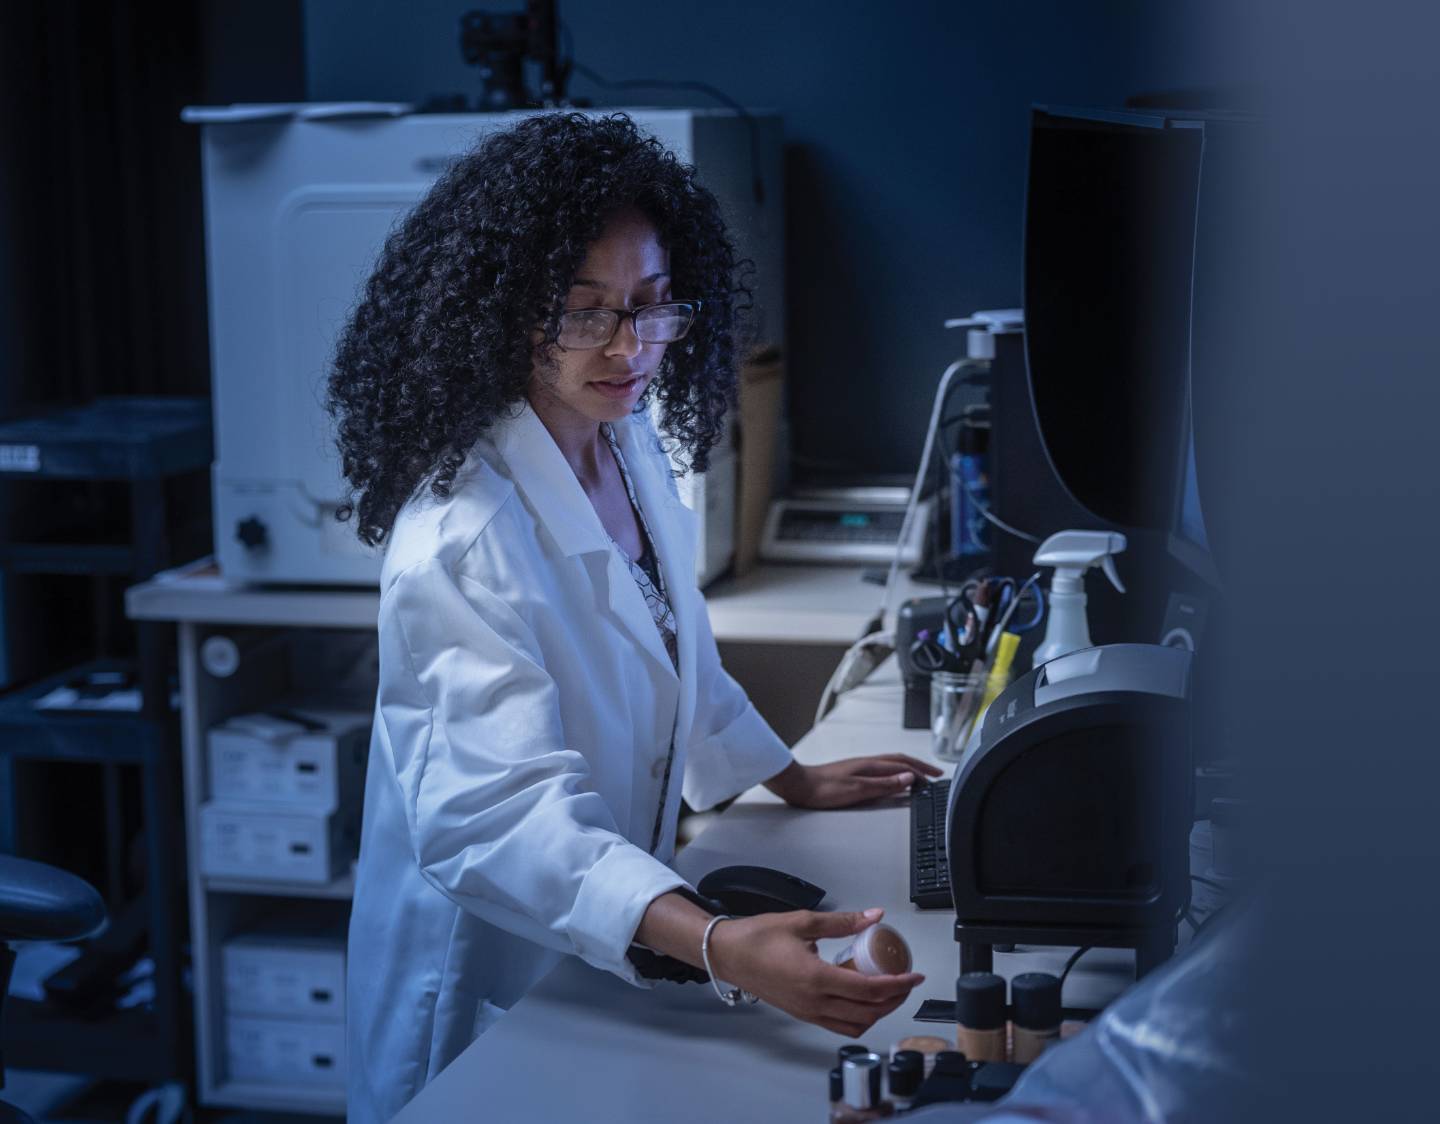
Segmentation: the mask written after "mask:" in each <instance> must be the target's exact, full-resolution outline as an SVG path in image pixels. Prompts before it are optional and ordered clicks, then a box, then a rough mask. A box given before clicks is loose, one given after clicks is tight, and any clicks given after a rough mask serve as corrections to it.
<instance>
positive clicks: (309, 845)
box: [200, 800, 359, 883]
mask: <svg viewBox="0 0 1440 1124" xmlns="http://www.w3.org/2000/svg"><path fill="white" fill-rule="evenodd" d="M358 813H359V809H358V807H353V808H350V809H346V810H340V811H337V810H335V809H333V808H332V809H328V810H323V811H317V810H312V809H309V808H276V807H274V806H273V805H265V804H249V805H246V804H231V803H229V802H228V801H223V802H222V801H215V800H212V801H210V802H209V803H208V804H205V805H202V806H201V808H200V870H201V872H202V873H204V874H207V875H210V876H212V877H218V878H249V879H257V880H262V881H264V880H271V881H277V882H317V883H321V882H329V881H331V880H333V879H335V878H337V877H338V876H339V875H340V874H342V873H343V872H344V871H346V870H348V869H349V867H350V863H351V860H353V859H354V857H355V855H356V853H357V842H358V838H359V831H358V820H359V814H358Z"/></svg>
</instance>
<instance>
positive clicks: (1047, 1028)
mask: <svg viewBox="0 0 1440 1124" xmlns="http://www.w3.org/2000/svg"><path fill="white" fill-rule="evenodd" d="M1010 1004H1011V1008H1012V1009H1013V1011H1014V1054H1015V1061H1017V1062H1019V1063H1020V1064H1021V1065H1029V1064H1030V1063H1031V1062H1033V1061H1034V1060H1035V1059H1036V1058H1038V1057H1039V1056H1040V1055H1041V1053H1042V1052H1043V1051H1044V1050H1045V1048H1046V1047H1047V1046H1049V1045H1051V1044H1052V1043H1054V1042H1057V1041H1059V1038H1060V980H1059V978H1058V977H1056V976H1052V975H1051V974H1050V973H1049V972H1026V973H1025V974H1024V975H1020V976H1016V977H1015V978H1014V979H1013V980H1011V981H1010Z"/></svg>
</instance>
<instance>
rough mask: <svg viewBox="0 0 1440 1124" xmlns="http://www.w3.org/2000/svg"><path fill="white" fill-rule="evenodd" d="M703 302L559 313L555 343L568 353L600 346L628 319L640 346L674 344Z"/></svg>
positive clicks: (610, 338)
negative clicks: (641, 344) (558, 330)
mask: <svg viewBox="0 0 1440 1124" xmlns="http://www.w3.org/2000/svg"><path fill="white" fill-rule="evenodd" d="M704 303H705V302H704V301H667V302H665V303H664V304H642V305H641V306H640V307H639V308H572V309H569V310H568V311H565V312H562V313H561V314H560V335H559V337H558V342H559V344H560V346H561V347H563V348H565V349H566V350H568V351H584V350H586V349H588V348H592V347H604V346H605V345H606V344H608V343H609V342H610V341H611V340H613V339H614V338H615V333H616V332H618V331H619V330H620V321H621V320H623V319H625V318H626V317H627V316H628V317H629V318H630V320H631V321H632V322H633V323H634V325H635V338H636V339H638V340H639V341H640V342H641V343H674V342H675V341H676V340H678V339H682V338H684V335H685V333H686V332H688V331H689V330H690V325H691V324H693V323H695V314H696V313H697V312H699V311H700V309H701V307H702V306H703V305H704Z"/></svg>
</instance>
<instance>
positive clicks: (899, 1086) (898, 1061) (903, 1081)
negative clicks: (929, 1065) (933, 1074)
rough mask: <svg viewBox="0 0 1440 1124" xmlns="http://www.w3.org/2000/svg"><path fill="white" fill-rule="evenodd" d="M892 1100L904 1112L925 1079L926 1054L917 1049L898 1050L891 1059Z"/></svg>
mask: <svg viewBox="0 0 1440 1124" xmlns="http://www.w3.org/2000/svg"><path fill="white" fill-rule="evenodd" d="M888 1076H889V1079H890V1100H891V1101H892V1102H893V1103H894V1105H895V1111H896V1112H904V1111H905V1110H906V1109H908V1108H909V1107H910V1102H911V1101H913V1100H914V1099H915V1094H916V1093H918V1092H919V1091H920V1083H921V1082H922V1081H924V1080H925V1056H924V1055H923V1054H921V1053H920V1052H919V1051H917V1050H898V1051H896V1053H895V1054H894V1056H893V1057H891V1059H890V1071H889V1074H888Z"/></svg>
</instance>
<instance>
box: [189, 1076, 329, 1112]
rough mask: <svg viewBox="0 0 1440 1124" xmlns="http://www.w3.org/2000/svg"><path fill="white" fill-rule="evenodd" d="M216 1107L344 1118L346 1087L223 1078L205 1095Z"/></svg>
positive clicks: (206, 1101)
mask: <svg viewBox="0 0 1440 1124" xmlns="http://www.w3.org/2000/svg"><path fill="white" fill-rule="evenodd" d="M205 1103H206V1104H207V1105H214V1106H216V1107H218V1108H250V1109H259V1110H260V1111H262V1112H315V1113H325V1114H327V1115H334V1116H340V1117H343V1116H344V1115H345V1090H344V1089H326V1088H323V1087H321V1088H317V1087H316V1086H314V1085H298V1084H282V1083H280V1082H275V1083H274V1084H271V1083H268V1082H260V1081H222V1082H221V1083H220V1084H219V1085H217V1086H215V1088H213V1089H211V1090H210V1091H209V1093H208V1094H207V1095H206V1097H205Z"/></svg>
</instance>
